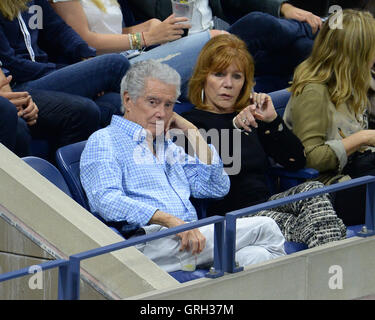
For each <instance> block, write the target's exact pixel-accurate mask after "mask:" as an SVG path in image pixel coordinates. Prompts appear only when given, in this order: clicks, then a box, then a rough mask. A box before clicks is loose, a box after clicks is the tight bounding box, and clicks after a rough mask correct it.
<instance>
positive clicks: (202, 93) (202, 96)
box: [201, 88, 204, 103]
mask: <svg viewBox="0 0 375 320" xmlns="http://www.w3.org/2000/svg"><path fill="white" fill-rule="evenodd" d="M201 99H202V103H204V89H203V88H202V91H201Z"/></svg>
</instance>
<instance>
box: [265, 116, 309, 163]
mask: <svg viewBox="0 0 375 320" xmlns="http://www.w3.org/2000/svg"><path fill="white" fill-rule="evenodd" d="M258 136H259V140H260V142H261V144H262V146H263V148H264V150H265V152H266V153H267V155H268V156H270V157H271V158H272V159H274V160H275V161H276V162H277V163H279V164H281V165H282V166H283V167H284V168H286V169H288V170H298V169H302V168H304V167H305V165H306V157H305V152H304V147H303V145H302V143H301V141H300V140H299V139H298V138H297V136H295V135H294V134H293V132H292V131H290V130H289V129H288V128H287V126H286V125H285V123H284V121H283V119H282V118H281V117H280V116H277V118H276V119H275V120H274V121H272V122H271V123H266V122H263V121H258Z"/></svg>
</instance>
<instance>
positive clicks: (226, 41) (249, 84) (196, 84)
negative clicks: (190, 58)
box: [189, 34, 254, 111]
mask: <svg viewBox="0 0 375 320" xmlns="http://www.w3.org/2000/svg"><path fill="white" fill-rule="evenodd" d="M232 63H236V64H237V67H238V68H239V69H240V70H241V72H243V74H244V77H245V82H244V85H243V87H242V90H241V92H240V94H239V96H238V98H237V101H236V105H235V110H236V111H240V110H242V109H243V108H245V107H246V106H247V105H248V102H249V95H250V92H251V90H252V88H253V86H254V61H253V58H252V56H251V55H250V53H249V51H248V50H247V46H246V43H245V42H243V41H242V40H241V39H239V38H238V37H236V36H235V35H232V34H223V35H219V36H216V37H214V38H212V39H211V40H209V41H208V42H207V43H206V44H205V46H204V47H203V49H202V51H201V52H200V54H199V57H198V60H197V63H196V65H195V68H194V73H193V75H192V77H191V79H190V81H189V100H190V102H191V103H192V104H193V105H195V107H196V108H197V109H201V110H207V109H208V108H210V106H208V105H205V104H204V102H203V101H202V98H201V97H202V89H203V88H204V86H205V83H206V79H207V76H208V75H209V73H212V72H221V71H223V70H225V69H226V68H228V67H229V66H230V65H231V64H232Z"/></svg>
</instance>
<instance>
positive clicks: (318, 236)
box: [256, 181, 346, 248]
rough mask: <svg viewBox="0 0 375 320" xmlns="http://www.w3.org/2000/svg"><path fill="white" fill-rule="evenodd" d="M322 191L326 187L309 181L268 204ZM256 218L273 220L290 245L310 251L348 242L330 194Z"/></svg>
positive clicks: (265, 213)
mask: <svg viewBox="0 0 375 320" xmlns="http://www.w3.org/2000/svg"><path fill="white" fill-rule="evenodd" d="M322 187H324V185H323V184H322V183H320V182H317V181H309V182H305V183H303V184H300V185H298V186H295V187H293V188H290V189H288V190H286V191H284V192H281V193H279V194H275V195H273V196H272V197H270V199H269V200H276V199H280V198H284V197H286V196H290V195H294V194H297V193H301V192H306V191H309V190H313V189H317V188H322ZM256 216H266V217H270V218H272V219H273V220H275V222H276V223H277V225H278V226H279V228H280V230H281V232H282V234H283V235H284V237H285V239H286V240H287V241H293V242H303V243H306V244H307V245H308V247H309V248H312V247H315V246H318V245H321V244H324V243H328V242H332V241H336V240H341V239H345V238H346V227H345V225H344V223H343V222H342V220H341V219H340V218H338V217H337V215H336V212H335V210H334V208H333V206H332V203H331V201H330V196H329V194H322V195H319V196H316V197H313V198H307V199H304V200H300V201H296V202H293V203H288V204H286V205H283V206H280V207H277V208H273V209H271V210H263V211H259V212H258V213H257V214H256Z"/></svg>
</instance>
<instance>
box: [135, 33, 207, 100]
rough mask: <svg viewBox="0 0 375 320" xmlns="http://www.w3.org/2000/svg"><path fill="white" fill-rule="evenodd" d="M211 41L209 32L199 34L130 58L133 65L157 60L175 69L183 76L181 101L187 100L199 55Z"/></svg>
mask: <svg viewBox="0 0 375 320" xmlns="http://www.w3.org/2000/svg"><path fill="white" fill-rule="evenodd" d="M208 40H210V33H209V31H205V32H199V33H197V34H193V35H191V36H188V37H184V38H181V39H178V40H176V41H172V42H168V43H166V44H163V45H160V46H158V47H156V48H153V49H151V50H149V51H146V52H144V53H143V54H141V55H140V56H137V57H134V58H130V59H129V61H130V63H131V64H134V63H135V62H138V61H144V60H149V59H155V60H158V61H160V62H162V63H166V64H167V65H169V66H170V67H172V68H173V69H175V70H176V71H177V72H178V73H179V74H180V76H181V97H180V100H185V101H186V100H187V92H188V83H189V80H190V77H191V76H192V74H193V70H194V66H195V63H196V61H197V58H198V55H199V53H200V51H201V50H202V48H203V46H204V45H205V44H206V42H207V41H208Z"/></svg>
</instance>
